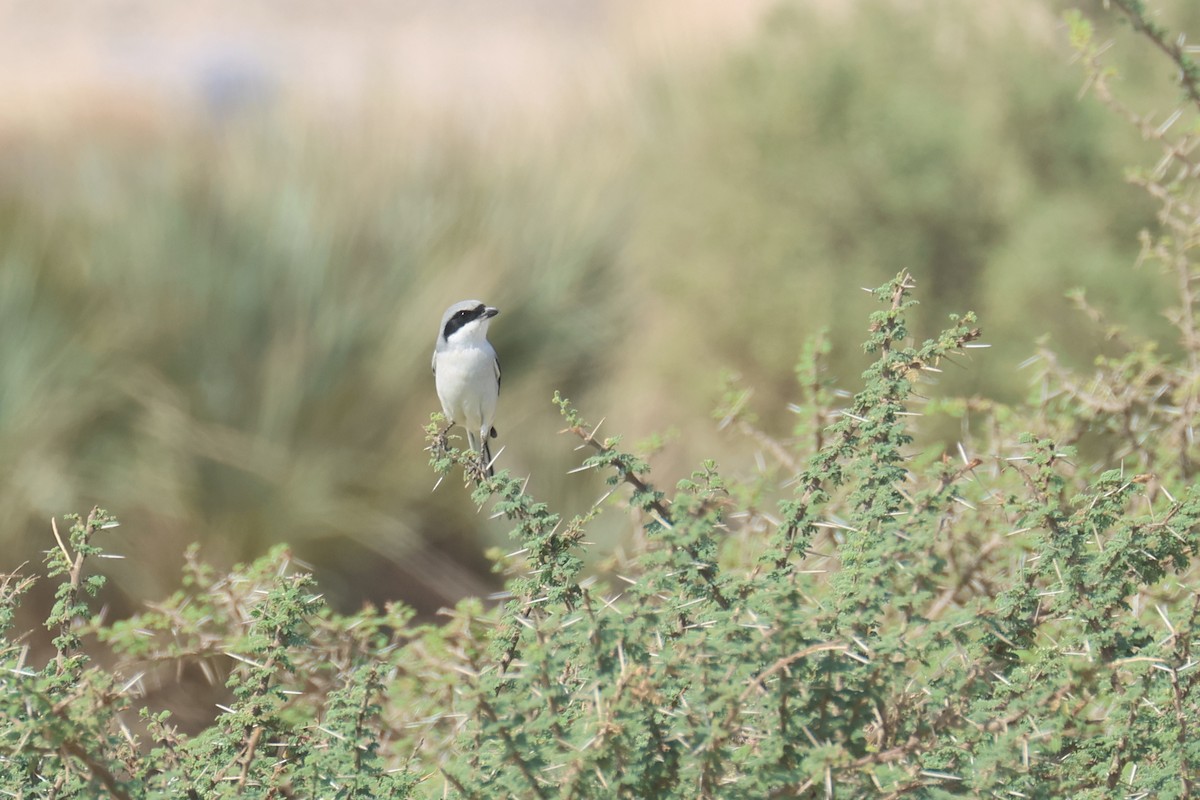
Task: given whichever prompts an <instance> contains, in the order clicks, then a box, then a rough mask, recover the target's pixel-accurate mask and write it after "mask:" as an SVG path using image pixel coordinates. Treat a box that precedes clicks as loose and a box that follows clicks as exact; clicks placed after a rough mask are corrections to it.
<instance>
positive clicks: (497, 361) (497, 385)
mask: <svg viewBox="0 0 1200 800" xmlns="http://www.w3.org/2000/svg"><path fill="white" fill-rule="evenodd" d="M492 363H493V364H494V365H495V366H496V393H497V394H499V393H500V359H498V358H497V359H495V360H493V361H492Z"/></svg>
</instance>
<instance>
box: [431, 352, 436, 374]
mask: <svg viewBox="0 0 1200 800" xmlns="http://www.w3.org/2000/svg"><path fill="white" fill-rule="evenodd" d="M429 369H431V370H432V371H433V375H434V377H437V350H434V351H433V361H431V362H430V364H429Z"/></svg>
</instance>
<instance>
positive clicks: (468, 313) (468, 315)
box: [442, 304, 487, 339]
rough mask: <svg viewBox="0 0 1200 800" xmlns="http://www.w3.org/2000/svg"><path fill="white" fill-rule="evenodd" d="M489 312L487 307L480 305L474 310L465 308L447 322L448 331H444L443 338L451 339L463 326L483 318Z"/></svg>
mask: <svg viewBox="0 0 1200 800" xmlns="http://www.w3.org/2000/svg"><path fill="white" fill-rule="evenodd" d="M485 311H487V306H485V305H483V304H480V305H477V306H475V307H474V308H463V309H459V310H458V311H456V312H455V314H454V316H452V317H450V319H448V320H446V329H445V330H444V331H442V337H443V338H445V339H449V338H450V337H451V336H453V335H454V333H455V331H457V330H458V329H459V328H461V327H462V326H464V325H466V324H467V323H468V322H473V321H474V320H477V319H479V318H480V317H482V316H483V314H484V312H485Z"/></svg>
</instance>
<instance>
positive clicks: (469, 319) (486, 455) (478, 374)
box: [433, 300, 500, 476]
mask: <svg viewBox="0 0 1200 800" xmlns="http://www.w3.org/2000/svg"><path fill="white" fill-rule="evenodd" d="M499 313H500V309H498V308H492V307H491V306H488V305H485V304H483V303H481V302H479V301H478V300H463V301H462V302H461V303H455V304H454V305H452V306H450V308H448V309H446V313H445V314H443V315H442V327H441V328H440V329H439V330H438V338H437V346H435V347H434V348H433V379H434V383H435V384H436V385H437V393H438V399H439V400H441V401H442V412H443V413H444V414H445V415H446V419H447V421H449V423H450V424H451V425H454V424H455V423H458V424H459V425H462V426H463V427H464V428H466V429H467V443H468V444H469V445H470V446H471V449H472V450H475V451H477V452H479V453H482V454H483V463H484V464H485V465H486V469H487V473H488V475H489V476H490V475H492V474H493V472H492V453H491V450H490V449H489V448H488V437H489V436H492V437H495V435H496V429H495V428H493V427H492V421H493V420H494V419H495V418H496V398H497V397H499V396H500V360H499V359H498V358H496V351H495V349H494V348H493V347H492V345H491V344H490V343H489V342H488V340H487V329H488V323H490V322H491V320H492V317H494V316H496V315H497V314H499Z"/></svg>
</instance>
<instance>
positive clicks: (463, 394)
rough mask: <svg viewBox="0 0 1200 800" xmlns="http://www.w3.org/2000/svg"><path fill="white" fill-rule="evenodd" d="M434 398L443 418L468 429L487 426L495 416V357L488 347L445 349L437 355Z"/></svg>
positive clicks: (496, 391) (497, 392)
mask: <svg viewBox="0 0 1200 800" xmlns="http://www.w3.org/2000/svg"><path fill="white" fill-rule="evenodd" d="M436 383H437V393H438V399H439V400H441V401H442V410H443V411H444V412H446V415H447V416H448V417H450V418H451V419H453V420H454V421H455V422H458V423H460V424H462V425H464V426H466V427H467V428H469V429H473V430H479V429H480V428H482V427H483V426H484V425H485V424H486V425H487V426H488V427H490V426H491V424H492V420H493V418H494V417H495V415H496V397H497V395H498V394H499V386H498V385H497V382H496V355H495V352H494V351H492V350H491V348H487V349H485V348H482V347H461V348H460V347H449V348H446V349H444V350H441V351H439V352H438V354H437V371H436Z"/></svg>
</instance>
